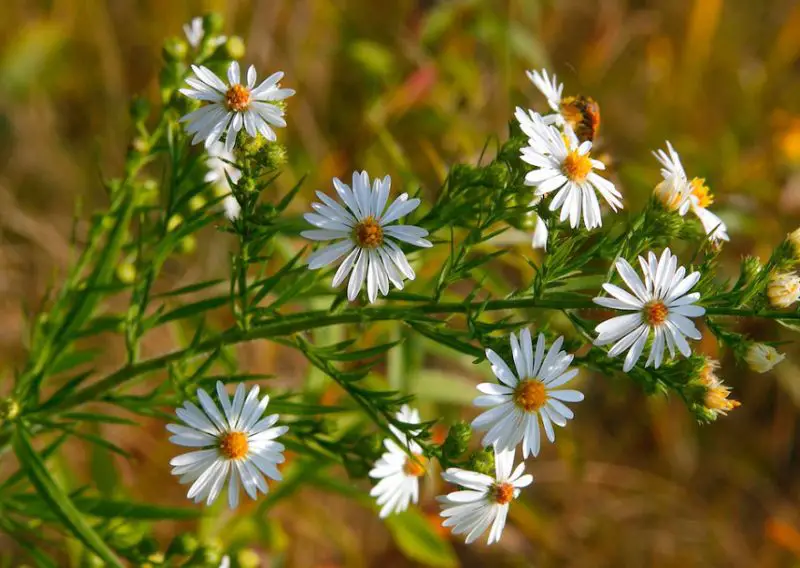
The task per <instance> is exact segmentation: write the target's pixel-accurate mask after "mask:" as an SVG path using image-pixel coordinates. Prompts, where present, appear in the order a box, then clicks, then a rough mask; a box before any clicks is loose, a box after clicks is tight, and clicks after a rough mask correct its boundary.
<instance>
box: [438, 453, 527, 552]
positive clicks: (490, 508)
mask: <svg viewBox="0 0 800 568" xmlns="http://www.w3.org/2000/svg"><path fill="white" fill-rule="evenodd" d="M494 466H495V477H494V478H492V477H490V476H488V475H486V474H484V473H477V472H474V471H468V470H466V469H459V468H455V467H451V468H448V469H447V471H445V472H444V473H442V478H443V479H444V480H445V481H446V482H448V483H453V484H455V485H460V486H461V487H463V488H464V489H463V490H461V491H454V492H452V493H448V494H447V495H442V496H440V497H438V498H437V500H438V501H439V503H440V505H441V506H442V512H441V516H442V517H445V520H444V522H443V523H442V526H445V527H453V529H452V530H453V534H457V535H458V534H465V535H466V543H467V544H470V543H472V542H474V541H475V540H476V539H477V538H478V537H479V536H481V535H482V534H483V533H484V532H485V531H486V529H488V528H489V526H490V525H491V529H490V531H489V538H488V541H487V542H488V544H494V543H495V542H498V541H499V540H500V537H501V536H502V534H503V529H504V528H505V526H506V518H507V516H508V509H509V505H510V503H511V501H513V500H514V499H516V498H517V497H519V493H520V489H522V488H523V487H527V486H528V485H530V484H531V483H533V476H532V475H530V474H525V463H524V462H523V463H520V464H519V465H518V466H517V467H516V468H514V450H509V451H495V455H494ZM523 474H524V475H523Z"/></svg>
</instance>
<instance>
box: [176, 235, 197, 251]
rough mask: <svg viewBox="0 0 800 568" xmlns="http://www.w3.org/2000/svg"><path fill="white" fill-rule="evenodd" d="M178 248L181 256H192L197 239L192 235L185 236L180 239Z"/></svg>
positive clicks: (195, 248)
mask: <svg viewBox="0 0 800 568" xmlns="http://www.w3.org/2000/svg"><path fill="white" fill-rule="evenodd" d="M179 248H180V251H181V252H182V253H183V254H192V253H193V252H194V251H196V250H197V239H196V238H194V235H186V236H185V237H183V238H182V239H181V242H180V244H179Z"/></svg>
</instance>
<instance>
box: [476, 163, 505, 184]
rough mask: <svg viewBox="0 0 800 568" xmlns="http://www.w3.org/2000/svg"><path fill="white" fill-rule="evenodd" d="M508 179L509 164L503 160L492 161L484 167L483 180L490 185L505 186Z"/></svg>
mask: <svg viewBox="0 0 800 568" xmlns="http://www.w3.org/2000/svg"><path fill="white" fill-rule="evenodd" d="M508 180H509V172H508V166H507V165H506V164H504V163H503V162H492V163H491V164H489V165H488V166H487V167H485V168H484V169H483V174H482V175H481V181H482V182H483V183H484V185H486V186H488V187H505V185H506V184H507V183H508Z"/></svg>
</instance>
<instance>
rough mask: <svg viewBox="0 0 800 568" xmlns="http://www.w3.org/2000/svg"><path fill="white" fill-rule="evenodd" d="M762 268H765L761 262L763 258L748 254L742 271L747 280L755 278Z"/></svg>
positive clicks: (750, 280)
mask: <svg viewBox="0 0 800 568" xmlns="http://www.w3.org/2000/svg"><path fill="white" fill-rule="evenodd" d="M762 268H764V266H763V265H762V264H761V259H760V258H758V257H757V256H748V257H745V258H744V259H743V260H742V273H743V274H744V277H745V280H746V281H747V282H752V281H753V280H755V278H756V276H758V275H759V273H760V272H761V269H762Z"/></svg>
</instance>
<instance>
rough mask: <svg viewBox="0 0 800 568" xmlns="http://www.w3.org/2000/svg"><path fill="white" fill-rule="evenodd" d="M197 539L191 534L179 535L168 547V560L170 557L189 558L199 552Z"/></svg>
mask: <svg viewBox="0 0 800 568" xmlns="http://www.w3.org/2000/svg"><path fill="white" fill-rule="evenodd" d="M197 545H198V542H197V537H195V536H194V535H193V534H191V533H183V534H179V535H178V536H176V537H175V538H173V539H172V542H170V543H169V546H168V547H167V558H169V557H170V556H189V555H190V554H193V553H194V552H195V550H197Z"/></svg>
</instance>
